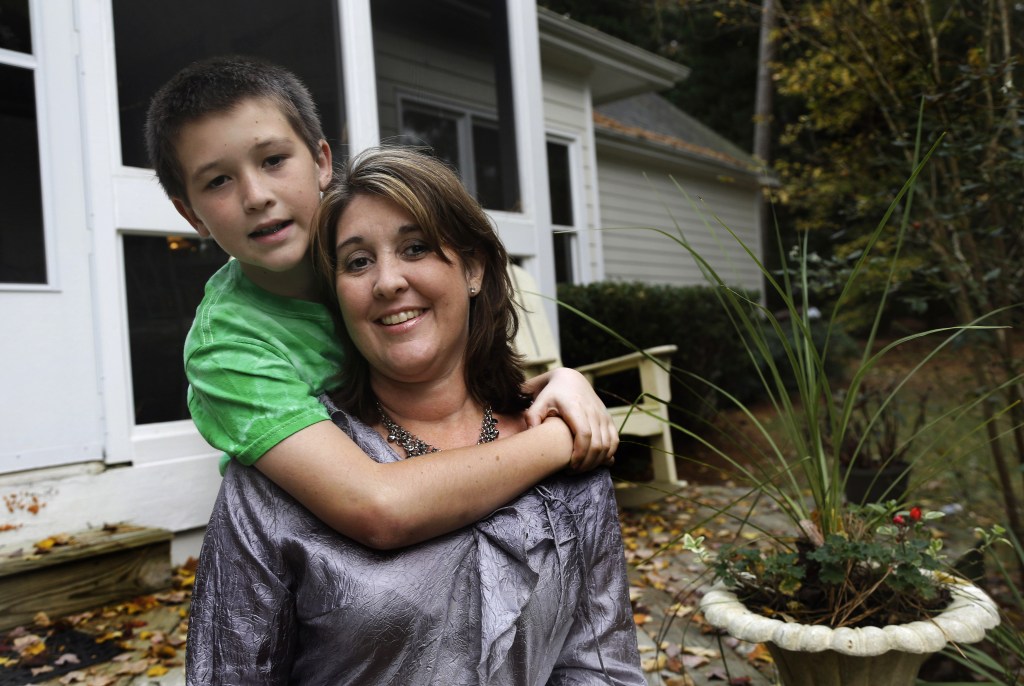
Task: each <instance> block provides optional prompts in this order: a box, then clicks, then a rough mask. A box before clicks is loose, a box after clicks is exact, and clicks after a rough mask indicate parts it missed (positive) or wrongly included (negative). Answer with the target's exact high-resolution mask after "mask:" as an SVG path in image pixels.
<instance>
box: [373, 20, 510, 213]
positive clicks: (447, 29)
mask: <svg viewBox="0 0 1024 686" xmlns="http://www.w3.org/2000/svg"><path fill="white" fill-rule="evenodd" d="M371 10H372V16H373V26H374V51H375V62H376V66H377V82H378V86H377V95H378V100H379V102H378V111H379V115H380V116H379V122H380V131H381V136H382V137H383V138H384V140H398V141H400V142H402V143H405V144H409V145H420V146H427V147H429V148H431V149H432V150H433V152H434V154H435V155H437V156H438V157H440V158H441V159H443V160H445V161H446V162H448V163H449V164H451V165H452V166H454V167H455V168H457V169H458V170H459V173H460V174H461V176H462V180H463V182H464V183H465V184H466V187H467V188H468V189H469V190H470V192H472V193H473V194H474V195H475V196H476V198H477V200H479V201H480V204H481V205H483V206H484V207H486V208H488V209H491V210H501V211H506V212H519V211H521V205H522V203H521V199H520V189H519V172H518V162H517V155H516V137H515V117H514V113H513V102H512V72H511V64H510V57H509V44H508V21H507V19H508V17H507V13H508V12H507V8H506V6H505V2H503V1H502V0H493V1H491V2H486V3H480V2H476V3H466V2H460V1H458V0H435V1H434V2H429V3H426V2H421V3H410V2H406V1H403V0H374V2H373V3H372V5H371Z"/></svg>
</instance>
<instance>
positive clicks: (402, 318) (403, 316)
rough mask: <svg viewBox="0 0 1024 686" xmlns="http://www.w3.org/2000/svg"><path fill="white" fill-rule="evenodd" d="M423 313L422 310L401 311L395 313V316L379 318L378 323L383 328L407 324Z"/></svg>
mask: <svg viewBox="0 0 1024 686" xmlns="http://www.w3.org/2000/svg"><path fill="white" fill-rule="evenodd" d="M424 312H426V310H424V309H415V310H403V311H402V312H397V313H395V314H387V315H384V316H383V317H381V318H380V323H381V324H383V325H384V326H394V325H396V324H402V323H404V322H407V321H409V320H410V319H415V318H416V317H419V316H421V315H422V314H423V313H424Z"/></svg>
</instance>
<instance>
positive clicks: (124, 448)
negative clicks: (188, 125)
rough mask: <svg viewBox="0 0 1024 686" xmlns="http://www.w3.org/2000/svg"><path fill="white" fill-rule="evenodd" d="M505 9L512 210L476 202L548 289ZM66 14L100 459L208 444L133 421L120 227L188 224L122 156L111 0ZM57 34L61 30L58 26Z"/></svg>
mask: <svg viewBox="0 0 1024 686" xmlns="http://www.w3.org/2000/svg"><path fill="white" fill-rule="evenodd" d="M31 1H32V2H34V3H38V2H40V0H31ZM370 1H371V0H337V4H338V13H337V15H338V16H337V23H338V26H337V29H336V30H337V32H338V36H339V40H340V46H339V50H338V52H339V55H340V60H341V65H340V73H341V78H342V83H341V84H340V87H342V88H344V93H345V98H344V101H345V112H344V114H345V119H346V122H347V126H346V128H347V132H348V150H349V151H351V152H353V153H356V152H358V151H360V150H363V149H365V148H367V147H371V146H374V145H377V144H379V140H380V135H379V120H378V115H379V113H378V110H377V102H378V99H377V97H376V89H377V80H376V69H375V65H374V51H373V40H372V35H373V27H372V22H371V12H370ZM54 5H56V3H54ZM506 11H507V13H508V17H509V51H510V59H511V61H512V84H511V87H512V90H513V99H514V112H515V132H516V147H517V153H518V169H517V173H518V180H519V185H520V193H521V195H522V212H515V213H512V212H501V211H488V214H489V216H491V218H492V219H493V221H494V223H495V225H496V226H497V228H498V231H499V234H500V235H501V237H502V240H503V241H504V242H505V245H506V247H507V248H508V249H509V251H510V252H511V253H513V254H517V255H522V256H524V257H525V258H526V262H527V266H528V268H529V269H530V270H531V271H533V272H534V274H535V276H536V277H537V278H538V281H539V282H540V283H541V285H542V287H543V288H545V291H546V292H553V290H554V282H553V273H554V272H553V270H552V269H550V256H549V255H547V254H545V253H544V252H542V251H541V250H540V248H539V246H540V245H541V244H542V241H543V239H544V237H545V236H544V234H545V233H546V231H547V229H546V228H545V226H546V225H547V224H548V222H549V219H548V216H547V215H548V209H547V198H546V192H547V190H546V184H547V182H546V174H545V173H544V170H543V169H538V166H543V163H542V161H543V159H544V157H543V155H544V133H543V111H542V108H541V85H540V83H541V82H540V54H539V36H538V29H537V10H536V7H535V6H533V5H532V4H531V3H519V2H517V1H515V0H510V1H509V2H508V4H507V7H506ZM74 22H75V31H76V36H75V40H76V41H77V42H78V45H77V46H76V51H77V53H78V57H77V59H78V64H79V67H80V69H79V72H78V79H77V83H75V84H73V85H71V84H65V86H68V87H67V90H68V91H69V93H71V97H73V98H75V99H76V104H75V106H74V107H75V109H76V111H77V112H78V113H79V116H80V119H81V122H82V128H81V133H79V135H80V137H81V144H82V147H83V161H82V169H81V176H82V179H83V180H84V181H83V185H84V188H85V194H86V197H85V202H86V205H87V207H88V212H87V220H86V221H87V224H88V226H89V229H90V231H91V236H92V238H91V240H92V247H93V253H92V255H91V256H90V260H91V264H92V273H93V277H92V278H93V293H92V299H93V303H94V322H95V327H96V331H97V365H98V367H99V368H100V369H101V370H102V379H101V381H100V384H99V388H100V393H101V402H102V415H103V423H104V434H105V438H104V446H103V449H104V454H105V459H106V461H107V463H108V464H113V463H133V464H135V465H146V464H149V463H157V462H164V461H166V460H172V459H194V458H195V457H196V456H197V455H199V454H201V453H205V454H215V453H216V451H214V450H213V449H212V448H210V447H209V446H206V445H205V443H203V442H202V439H201V438H199V434H198V433H197V432H196V430H195V428H194V426H193V425H192V423H191V421H189V420H181V421H176V422H167V423H155V424H144V425H136V424H135V423H134V416H135V414H134V408H133V406H132V375H131V368H130V362H129V360H128V351H129V343H128V327H129V322H128V318H127V306H126V301H125V295H124V294H125V288H126V285H125V278H124V255H123V250H122V243H123V242H122V238H121V236H122V235H125V234H128V233H131V234H150V235H159V236H167V235H174V234H181V233H183V232H186V231H190V230H191V229H189V227H187V225H186V224H185V223H184V220H183V219H182V218H181V217H180V216H179V215H178V214H177V212H176V211H175V210H174V208H173V206H172V205H171V203H170V202H169V201H168V200H167V198H166V196H165V195H164V193H163V191H162V189H161V188H160V186H159V184H158V183H157V181H156V178H155V175H154V174H153V172H152V171H151V170H148V169H143V168H139V167H129V166H125V165H124V164H123V163H122V160H121V132H120V121H119V115H118V91H117V72H116V59H115V53H114V51H115V44H116V41H115V35H114V10H113V4H112V2H110V0H76V2H75V4H74ZM64 40H65V43H67V42H68V41H67V40H66V37H65V38H64ZM54 273H56V272H54ZM549 273H550V275H551V278H548V274H549ZM552 310H553V306H552Z"/></svg>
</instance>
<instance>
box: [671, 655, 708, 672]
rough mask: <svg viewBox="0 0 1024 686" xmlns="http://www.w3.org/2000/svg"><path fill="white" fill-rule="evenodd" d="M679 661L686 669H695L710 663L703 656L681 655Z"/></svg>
mask: <svg viewBox="0 0 1024 686" xmlns="http://www.w3.org/2000/svg"><path fill="white" fill-rule="evenodd" d="M679 661H680V662H682V663H683V666H684V667H686V668H687V669H697V668H698V667H703V666H704V665H706V664H707V663H709V662H711V660H709V659H708V658H706V657H704V656H703V655H683V656H682V657H680V658H679Z"/></svg>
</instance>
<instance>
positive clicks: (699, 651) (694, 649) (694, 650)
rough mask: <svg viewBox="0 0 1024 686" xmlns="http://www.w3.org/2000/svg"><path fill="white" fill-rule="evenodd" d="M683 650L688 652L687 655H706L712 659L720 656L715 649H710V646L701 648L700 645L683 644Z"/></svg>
mask: <svg viewBox="0 0 1024 686" xmlns="http://www.w3.org/2000/svg"><path fill="white" fill-rule="evenodd" d="M683 652H684V653H688V654H689V655H698V656H700V657H706V658H709V659H712V660H713V659H715V658H717V657H720V655H719V652H718V651H717V650H712V649H711V648H702V647H701V646H683Z"/></svg>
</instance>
